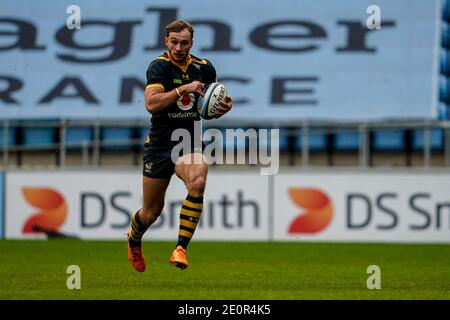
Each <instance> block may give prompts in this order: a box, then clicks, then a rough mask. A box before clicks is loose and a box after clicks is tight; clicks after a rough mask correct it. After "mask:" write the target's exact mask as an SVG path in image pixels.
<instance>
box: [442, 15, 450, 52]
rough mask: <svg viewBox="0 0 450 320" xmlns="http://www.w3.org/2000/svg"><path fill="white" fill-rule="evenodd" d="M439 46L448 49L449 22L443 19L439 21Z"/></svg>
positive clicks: (449, 38)
mask: <svg viewBox="0 0 450 320" xmlns="http://www.w3.org/2000/svg"><path fill="white" fill-rule="evenodd" d="M441 46H442V47H444V48H445V49H447V50H448V49H450V24H449V23H448V22H445V21H441Z"/></svg>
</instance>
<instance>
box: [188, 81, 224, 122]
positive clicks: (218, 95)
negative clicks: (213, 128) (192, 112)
mask: <svg viewBox="0 0 450 320" xmlns="http://www.w3.org/2000/svg"><path fill="white" fill-rule="evenodd" d="M232 107H233V101H232V99H231V97H230V96H228V95H227V89H226V88H225V86H224V85H223V84H222V83H220V82H214V83H211V84H210V85H209V86H208V87H206V88H205V89H204V94H202V95H200V97H199V99H198V103H197V108H198V112H199V113H200V117H202V118H203V119H205V120H209V119H217V118H220V117H221V116H223V115H224V114H225V113H227V112H228V111H230V109H231V108H232Z"/></svg>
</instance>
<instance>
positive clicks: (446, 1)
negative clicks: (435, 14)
mask: <svg viewBox="0 0 450 320" xmlns="http://www.w3.org/2000/svg"><path fill="white" fill-rule="evenodd" d="M441 10H442V19H443V20H444V21H446V22H448V23H450V0H442V3H441Z"/></svg>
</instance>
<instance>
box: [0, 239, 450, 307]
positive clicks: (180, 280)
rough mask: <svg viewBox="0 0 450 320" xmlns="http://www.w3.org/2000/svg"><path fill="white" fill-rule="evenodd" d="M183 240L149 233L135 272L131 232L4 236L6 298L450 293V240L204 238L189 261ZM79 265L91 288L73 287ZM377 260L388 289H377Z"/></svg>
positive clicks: (1, 295)
mask: <svg viewBox="0 0 450 320" xmlns="http://www.w3.org/2000/svg"><path fill="white" fill-rule="evenodd" d="M173 247H174V243H173V242H155V241H145V242H144V252H145V256H146V259H147V270H146V271H145V272H144V273H142V274H139V273H137V272H135V271H134V270H133V269H132V268H131V266H130V264H129V262H128V260H127V247H126V241H122V242H119V241H80V240H50V241H10V240H2V241H0V299H151V300H193V299H215V300H216V299H217V300H247V299H250V300H259V299H262V300H278V299H289V300H291V299H295V300H300V299H450V245H425V244H420V245H419V244H355V243H305V242H303V243H288V242H202V241H195V239H194V240H193V241H192V243H191V244H190V247H189V255H188V259H189V261H190V265H189V268H188V269H186V270H179V269H177V268H174V267H172V266H170V265H169V263H168V260H169V256H170V254H171V251H172V249H173ZM69 265H78V266H79V267H80V269H81V289H80V290H69V289H67V286H66V281H67V278H68V277H69V276H70V274H68V273H66V271H67V267H68V266H69ZM369 265H378V266H379V267H380V269H381V289H379V290H376V289H374V290H369V289H368V288H367V286H366V281H367V278H368V277H369V276H370V274H367V273H366V270H367V267H368V266H369Z"/></svg>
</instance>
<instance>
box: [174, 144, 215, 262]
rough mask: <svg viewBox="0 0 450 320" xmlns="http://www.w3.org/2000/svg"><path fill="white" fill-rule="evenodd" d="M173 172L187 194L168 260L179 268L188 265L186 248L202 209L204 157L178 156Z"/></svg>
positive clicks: (193, 155)
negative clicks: (174, 245)
mask: <svg viewBox="0 0 450 320" xmlns="http://www.w3.org/2000/svg"><path fill="white" fill-rule="evenodd" d="M175 173H176V174H177V176H178V177H179V178H180V179H181V180H183V182H184V183H185V185H186V187H187V189H188V195H187V197H186V199H185V200H184V201H183V206H182V208H181V211H180V227H179V231H178V243H177V246H176V248H175V250H174V252H173V253H172V256H171V259H170V262H171V263H172V265H174V266H177V267H179V268H181V269H185V268H187V266H188V262H187V259H186V249H187V246H188V244H189V242H190V241H191V239H192V236H193V235H194V232H195V229H196V228H197V224H198V221H199V219H200V216H201V214H202V210H203V193H204V190H205V185H206V176H207V174H208V165H207V163H206V159H205V157H204V156H203V155H202V154H200V153H192V154H187V155H184V156H182V157H180V158H179V159H178V161H177V163H176V165H175Z"/></svg>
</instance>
